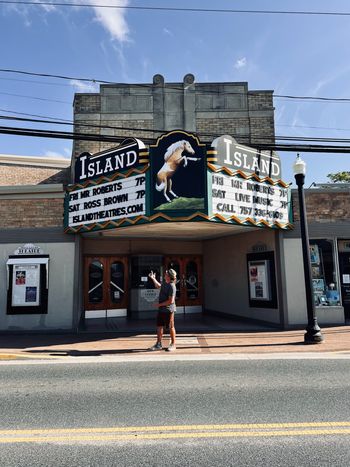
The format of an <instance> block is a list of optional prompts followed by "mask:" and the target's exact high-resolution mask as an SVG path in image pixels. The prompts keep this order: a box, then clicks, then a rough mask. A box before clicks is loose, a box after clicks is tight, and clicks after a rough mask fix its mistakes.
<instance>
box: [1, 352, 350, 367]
mask: <svg viewBox="0 0 350 467" xmlns="http://www.w3.org/2000/svg"><path fill="white" fill-rule="evenodd" d="M8 355H10V354H8ZM12 355H16V357H18V359H17V360H12V359H11V360H7V361H6V360H0V366H2V365H28V364H29V365H38V364H40V365H42V364H50V365H51V364H55V365H56V364H83V363H90V364H92V363H97V364H100V363H147V362H152V363H154V362H169V361H170V362H178V361H182V362H195V361H230V360H231V361H239V360H244V361H255V360H256V361H261V360H349V359H350V352H317V353H311V352H302V353H298V354H296V353H273V354H259V355H257V354H216V355H209V354H206V355H203V354H197V355H184V354H182V355H173V354H171V355H169V354H166V355H154V354H152V355H147V356H146V355H142V356H136V355H110V356H106V355H101V356H93V357H71V356H58V357H57V356H51V357H48V356H47V355H37V356H35V357H33V356H25V357H24V358H21V357H22V355H19V354H12Z"/></svg>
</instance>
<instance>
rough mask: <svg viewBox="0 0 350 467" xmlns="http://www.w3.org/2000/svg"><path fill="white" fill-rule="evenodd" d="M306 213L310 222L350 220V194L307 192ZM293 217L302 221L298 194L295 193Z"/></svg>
mask: <svg viewBox="0 0 350 467" xmlns="http://www.w3.org/2000/svg"><path fill="white" fill-rule="evenodd" d="M305 202H306V213H307V219H308V222H311V221H313V222H318V221H323V222H324V221H327V222H332V221H334V222H335V221H342V220H347V221H349V220H350V193H349V191H346V190H344V192H335V191H333V190H332V191H329V192H328V193H326V192H324V191H322V192H320V191H318V190H317V191H314V192H312V191H311V190H309V191H305ZM293 216H294V220H295V221H299V220H300V216H299V202H298V193H297V192H295V191H293Z"/></svg>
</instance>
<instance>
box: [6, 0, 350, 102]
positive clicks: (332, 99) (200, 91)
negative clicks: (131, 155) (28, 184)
mask: <svg viewBox="0 0 350 467" xmlns="http://www.w3.org/2000/svg"><path fill="white" fill-rule="evenodd" d="M0 3H1V0H0ZM0 73H14V74H22V75H28V76H41V77H43V78H57V79H63V80H69V81H81V82H89V83H94V84H111V85H114V86H124V87H126V88H127V87H129V86H135V87H141V88H147V89H150V88H152V87H154V85H153V84H147V83H118V82H115V81H107V80H101V79H97V78H77V77H73V76H65V75H54V74H50V73H35V72H31V71H25V70H16V69H8V68H0ZM43 84H46V83H43ZM194 84H196V83H194ZM207 84H208V85H209V84H210V83H199V86H198V88H197V89H196V93H197V94H211V95H213V94H214V93H215V92H216V91H215V90H204V89H200V87H201V86H206V85H207ZM223 84H224V83H223ZM166 89H167V90H168V89H172V90H175V91H182V92H183V91H184V88H183V87H179V86H173V85H171V84H170V85H168V84H167V85H166ZM216 93H217V94H218V95H230V96H246V95H247V94H246V93H242V92H229V91H224V90H222V89H219V90H218V91H217V92H216ZM2 94H6V93H2ZM8 95H13V96H17V97H27V98H30V97H31V96H22V95H19V94H17V95H15V94H8ZM31 98H32V99H40V100H49V99H44V98H39V97H31ZM273 98H275V99H276V98H277V99H294V100H308V101H327V102H350V97H317V96H292V95H288V94H274V95H273ZM58 102H60V103H64V104H67V103H69V102H67V101H58Z"/></svg>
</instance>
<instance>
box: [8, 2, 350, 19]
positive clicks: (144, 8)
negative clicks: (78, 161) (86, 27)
mask: <svg viewBox="0 0 350 467" xmlns="http://www.w3.org/2000/svg"><path fill="white" fill-rule="evenodd" d="M0 4H5V5H6V4H8V5H33V6H38V5H49V6H61V7H74V8H76V7H82V8H109V9H118V10H136V11H137V10H139V11H167V12H189V13H231V14H254V15H256V14H258V15H303V16H350V13H349V12H345V11H344V12H339V11H307V10H305V11H298V10H294V11H293V10H237V9H232V8H191V7H187V8H185V7H157V6H141V5H138V6H136V5H134V6H132V5H126V6H121V5H110V4H109V5H102V4H98V3H69V2H45V1H41V2H40V1H38V2H34V1H23V2H18V1H16V0H1V1H0Z"/></svg>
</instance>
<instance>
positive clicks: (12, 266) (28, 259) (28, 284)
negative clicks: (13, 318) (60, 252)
mask: <svg viewBox="0 0 350 467" xmlns="http://www.w3.org/2000/svg"><path fill="white" fill-rule="evenodd" d="M31 253H39V254H31ZM40 253H41V250H40V249H36V247H34V245H25V246H24V247H21V248H19V249H18V250H16V252H15V254H14V255H10V256H9V259H8V260H7V263H6V264H7V314H8V315H14V314H45V313H47V302H48V263H49V255H44V254H40Z"/></svg>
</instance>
